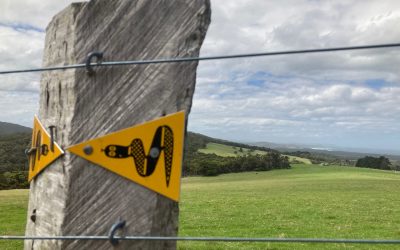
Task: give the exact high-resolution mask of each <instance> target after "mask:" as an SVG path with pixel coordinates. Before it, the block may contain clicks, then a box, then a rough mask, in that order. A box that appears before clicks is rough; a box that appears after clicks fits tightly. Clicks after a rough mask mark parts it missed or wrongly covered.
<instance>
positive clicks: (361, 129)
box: [0, 0, 400, 148]
mask: <svg viewBox="0 0 400 250" xmlns="http://www.w3.org/2000/svg"><path fill="white" fill-rule="evenodd" d="M71 2H73V1H71V0H63V1H53V0H43V1H39V0H24V1H22V0H6V1H2V2H1V3H0V59H1V60H0V70H6V69H15V68H28V67H38V66H40V65H41V59H42V48H43V46H44V35H45V34H44V32H42V31H43V30H44V29H45V27H46V26H47V24H48V23H49V22H50V20H51V17H52V16H54V15H55V14H56V13H57V12H59V11H61V10H62V9H63V8H64V7H66V6H67V5H68V4H69V3H71ZM399 22H400V2H399V1H396V0H393V1H378V0H375V1H373V0H370V1H355V0H354V1H307V0H280V1H259V0H247V1H245V0H235V1H217V0H213V1H212V23H211V25H210V27H209V31H208V34H207V37H206V40H205V42H204V44H203V47H202V50H201V54H202V55H203V56H210V55H223V54H237V53H252V52H262V51H278V50H292V49H309V48H323V47H336V46H350V45H364V44H376V43H393V42H399V41H400V30H399V29H398V28H397V26H398V25H397V24H398V23H399ZM398 65H400V50H399V49H398V48H392V49H376V50H365V51H352V52H335V53H333V52H332V53H323V54H308V55H305V54H302V55H290V56H275V57H267V58H243V59H233V60H219V61H202V62H200V64H199V68H198V80H197V88H196V93H195V97H194V103H193V108H192V113H191V116H190V121H189V125H190V126H189V128H190V129H192V130H195V131H197V132H203V133H206V134H208V135H211V136H216V137H222V138H227V139H233V140H241V141H262V140H270V141H277V142H280V141H281V142H300V143H301V142H304V143H307V142H308V143H326V144H338V145H344V146H346V145H347V146H357V145H359V146H360V145H361V146H368V147H383V146H387V147H391V148H396V147H399V146H400V140H395V138H397V139H400V138H399V137H400V136H399V135H400V133H399V132H400V131H399V129H398V128H397V127H398V126H396V125H397V124H399V122H400V106H399V105H398V104H399V102H398V96H399V95H400V77H399V73H398ZM38 82H39V74H20V75H7V76H0V96H1V97H2V99H3V101H2V102H0V105H1V107H2V108H3V107H10V106H12V107H13V110H14V111H15V112H11V111H10V110H8V111H7V112H4V113H3V114H2V115H1V116H0V120H2V121H11V122H16V123H21V124H25V125H29V124H30V123H31V117H32V115H33V113H34V111H35V110H36V109H37V101H38V100H37V99H38V96H37V94H38V85H39V84H38ZM6 91H10V93H13V94H12V97H11V96H7V95H6V94H5V93H7V92H6ZM29 97H30V98H29ZM13 99H14V100H15V101H13ZM20 99H21V100H24V99H27V100H29V101H27V102H26V103H24V104H22V103H18V102H17V100H20ZM13 103H15V104H14V105H13ZM27 117H28V119H27ZM366 137H371V138H374V140H367V139H365V138H366Z"/></svg>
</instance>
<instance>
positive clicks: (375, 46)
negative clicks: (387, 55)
mask: <svg viewBox="0 0 400 250" xmlns="http://www.w3.org/2000/svg"><path fill="white" fill-rule="evenodd" d="M392 47H400V43H387V44H373V45H361V46H347V47H332V48H320V49H303V50H286V51H275V52H261V53H249V54H236V55H220V56H206V57H183V58H165V59H152V60H138V61H114V62H97V63H82V64H72V65H64V66H54V67H44V68H30V69H20V70H6V71H0V75H2V74H3V75H4V74H14V73H27V72H40V71H52V70H65V69H76V68H88V67H100V66H101V67H104V66H123V65H141V64H159V63H177V62H192V61H206V60H222V59H233V58H244V57H260V56H277V55H293V54H309V53H322V52H335V51H348V50H365V49H380V48H392Z"/></svg>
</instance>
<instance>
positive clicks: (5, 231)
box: [0, 190, 28, 250]
mask: <svg viewBox="0 0 400 250" xmlns="http://www.w3.org/2000/svg"><path fill="white" fill-rule="evenodd" d="M27 209H28V190H4V191H0V235H24V232H25V220H26V211H27ZM22 246H23V242H22V241H2V240H0V249H2V250H14V249H22Z"/></svg>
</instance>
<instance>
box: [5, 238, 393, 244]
mask: <svg viewBox="0 0 400 250" xmlns="http://www.w3.org/2000/svg"><path fill="white" fill-rule="evenodd" d="M109 239H110V237H109V236H0V240H109ZM114 239H115V240H129V241H132V240H150V241H220V242H282V243H352V244H400V240H385V239H327V238H237V237H186V236H183V237H163V236H114Z"/></svg>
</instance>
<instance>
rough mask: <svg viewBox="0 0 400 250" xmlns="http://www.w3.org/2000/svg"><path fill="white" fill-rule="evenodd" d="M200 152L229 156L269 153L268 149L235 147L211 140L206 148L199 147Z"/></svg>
mask: <svg viewBox="0 0 400 250" xmlns="http://www.w3.org/2000/svg"><path fill="white" fill-rule="evenodd" d="M199 152H200V153H204V154H216V155H219V156H223V157H227V156H232V157H235V156H243V155H247V154H250V155H256V154H260V155H263V154H267V152H266V151H261V150H254V149H250V148H244V147H235V146H229V145H225V144H220V143H214V142H210V143H207V145H206V147H205V148H201V149H199Z"/></svg>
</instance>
